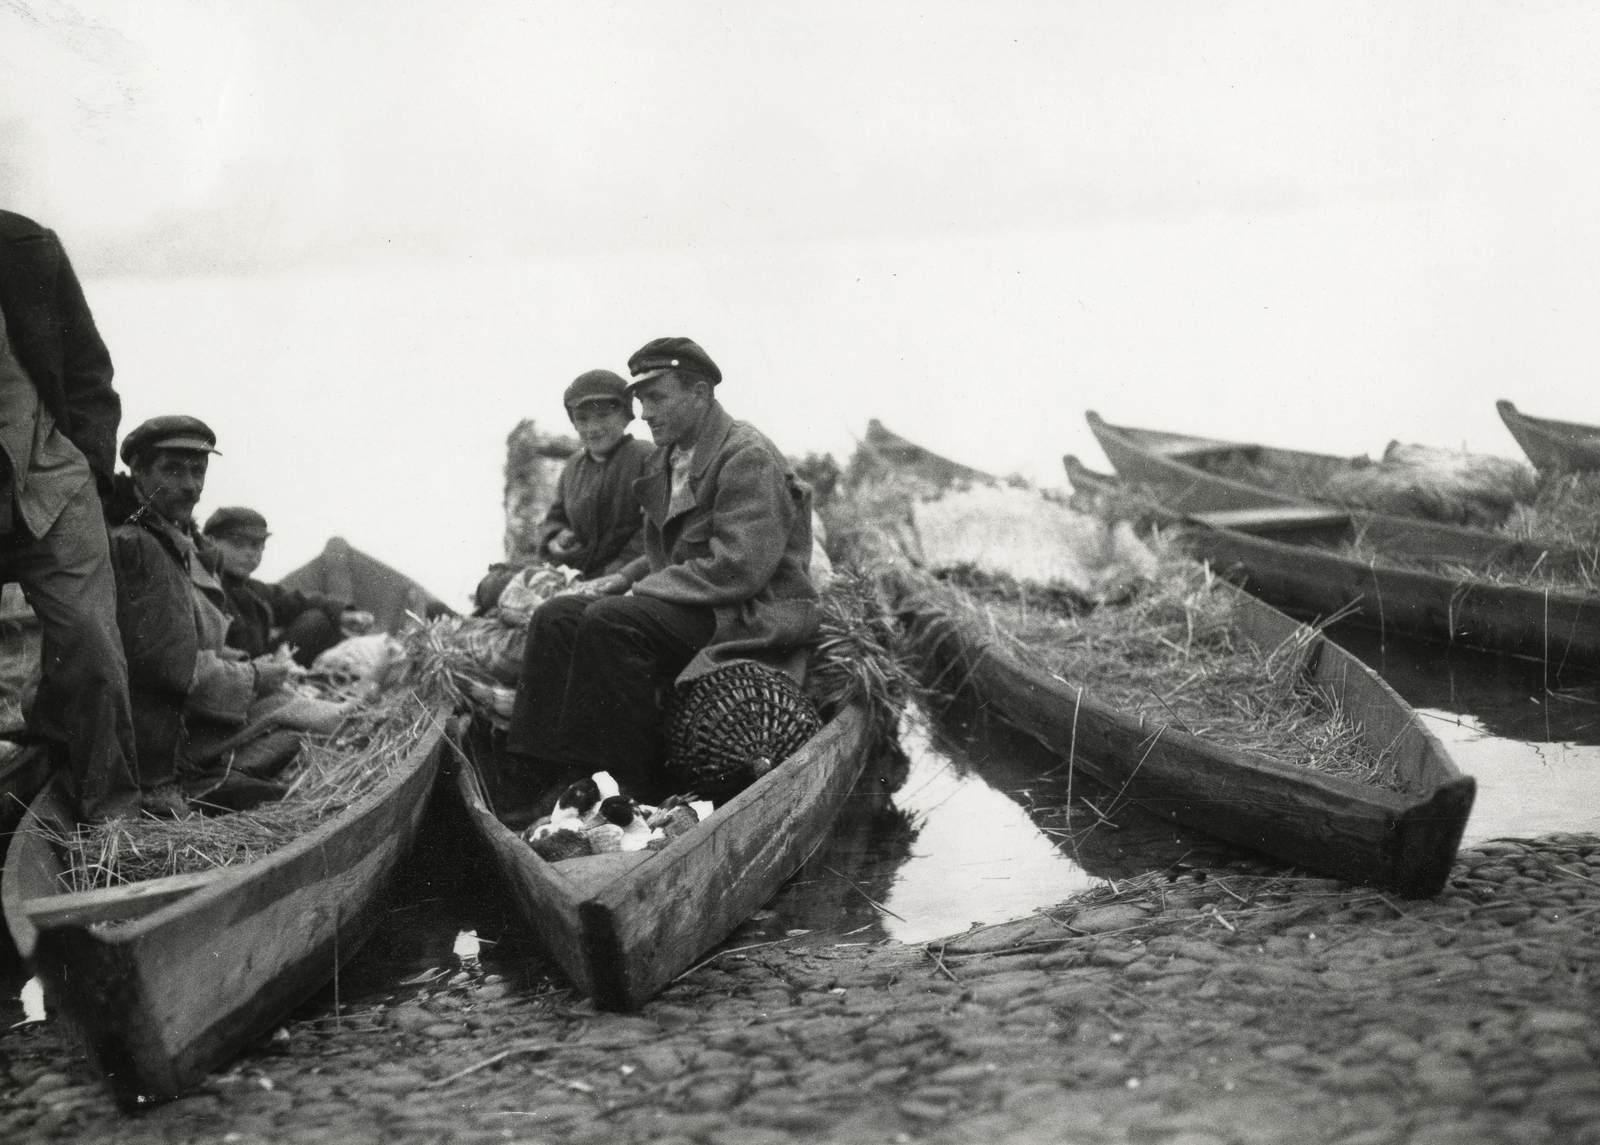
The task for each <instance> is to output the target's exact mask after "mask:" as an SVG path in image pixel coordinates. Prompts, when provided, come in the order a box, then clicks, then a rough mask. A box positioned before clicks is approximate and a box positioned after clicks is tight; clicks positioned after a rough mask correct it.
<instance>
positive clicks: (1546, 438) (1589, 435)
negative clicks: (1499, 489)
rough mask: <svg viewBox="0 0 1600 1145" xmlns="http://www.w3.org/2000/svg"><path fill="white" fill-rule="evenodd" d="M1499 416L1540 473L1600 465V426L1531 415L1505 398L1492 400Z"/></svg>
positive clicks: (1568, 470)
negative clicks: (1521, 410)
mask: <svg viewBox="0 0 1600 1145" xmlns="http://www.w3.org/2000/svg"><path fill="white" fill-rule="evenodd" d="M1494 408H1495V409H1496V410H1498V411H1499V413H1500V420H1501V421H1503V422H1505V423H1506V428H1507V429H1509V430H1510V431H1511V436H1512V437H1514V438H1516V439H1517V444H1518V445H1520V446H1522V452H1523V453H1525V454H1527V456H1528V460H1529V461H1531V462H1533V467H1534V468H1535V469H1537V470H1539V471H1540V472H1541V473H1574V472H1582V471H1584V470H1589V469H1600V426H1592V425H1580V424H1579V423H1577V422H1575V421H1556V420H1554V419H1552V418H1547V417H1531V416H1529V415H1528V414H1525V413H1520V412H1518V410H1517V407H1516V406H1514V405H1512V404H1511V403H1510V402H1508V401H1505V400H1504V399H1502V400H1500V401H1497V402H1495V403H1494Z"/></svg>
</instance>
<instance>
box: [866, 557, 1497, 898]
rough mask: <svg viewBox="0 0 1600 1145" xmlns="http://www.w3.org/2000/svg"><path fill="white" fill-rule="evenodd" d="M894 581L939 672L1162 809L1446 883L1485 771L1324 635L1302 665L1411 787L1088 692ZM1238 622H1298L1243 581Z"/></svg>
mask: <svg viewBox="0 0 1600 1145" xmlns="http://www.w3.org/2000/svg"><path fill="white" fill-rule="evenodd" d="M898 590H899V601H898V610H899V612H900V616H901V619H902V622H903V623H904V624H906V626H907V628H908V630H909V632H910V633H911V636H912V640H913V643H914V645H915V646H917V647H919V648H920V649H922V650H924V659H925V661H926V663H925V665H924V667H925V670H926V672H927V673H928V674H929V675H930V676H935V677H939V678H940V679H942V680H943V681H945V682H948V681H951V680H957V681H960V682H961V685H962V687H963V688H964V689H965V690H967V691H969V692H970V693H971V695H972V696H973V698H975V699H976V700H977V701H978V702H979V703H981V704H983V705H984V707H985V709H986V710H987V711H991V712H994V713H996V714H998V715H1000V716H1001V717H1002V718H1003V719H1005V720H1006V721H1007V722H1009V723H1011V724H1013V725H1014V726H1016V727H1018V728H1020V729H1021V730H1023V731H1024V732H1027V733H1028V734H1029V735H1031V736H1033V737H1034V738H1035V739H1037V740H1039V741H1040V742H1041V743H1043V744H1044V745H1045V746H1046V747H1047V748H1049V749H1050V750H1051V751H1053V752H1055V753H1056V754H1058V755H1060V756H1062V757H1063V758H1070V759H1071V760H1072V761H1073V763H1074V765H1075V766H1078V767H1081V768H1083V770H1084V771H1085V772H1087V773H1088V774H1090V775H1092V776H1093V777H1094V778H1095V779H1097V780H1099V781H1100V782H1102V783H1105V784H1107V785H1108V786H1110V787H1111V788H1113V789H1115V790H1117V791H1119V792H1120V793H1122V794H1123V795H1125V796H1126V797H1127V798H1130V799H1133V800H1135V801H1137V802H1138V803H1140V804H1142V805H1143V806H1144V807H1146V808H1148V809H1149V810H1151V811H1153V812H1155V813H1156V814H1159V815H1163V816H1165V817H1167V818H1169V819H1172V820H1174V821H1176V822H1178V823H1181V824H1183V825H1184V826H1186V827H1190V828H1194V829H1197V830H1200V831H1204V832H1206V833H1208V834H1211V835H1214V836H1216V837H1218V838H1221V839H1225V840H1227V841H1229V842H1231V843H1236V844H1239V845H1241V846H1245V847H1250V848H1252V849H1255V850H1258V851H1261V852H1263V853H1265V854H1268V855H1271V856H1273V857H1274V858H1277V859H1280V860H1282V861H1284V862H1287V863H1293V864H1295V865H1296V866H1301V867H1305V868H1307V869H1310V870H1314V871H1320V872H1322V873H1324V874H1329V875H1333V876H1336V877H1338V878H1341V879H1347V880H1350V881H1353V882H1363V883H1371V884H1375V885H1377V886H1381V887H1386V888H1390V889H1393V890H1395V891H1397V892H1399V893H1400V894H1402V895H1404V896H1406V897H1408V898H1422V897H1427V896H1431V895H1434V894H1437V893H1438V892H1439V891H1440V890H1441V889H1442V888H1443V887H1444V884H1445V880H1446V879H1447V878H1448V876H1449V873H1450V867H1451V865H1452V863H1453V862H1454V861H1455V854H1456V849H1457V847H1458V846H1459V845H1460V842H1461V834H1462V831H1463V830H1464V829H1465V827H1466V822H1467V816H1468V814H1469V812H1470V811H1471V810H1472V801H1473V796H1474V793H1475V791H1476V784H1475V782H1474V781H1473V779H1472V777H1471V776H1467V775H1463V774H1462V773H1461V772H1460V770H1459V769H1458V768H1457V767H1456V765H1455V763H1454V761H1453V760H1452V759H1451V758H1450V755H1449V753H1448V752H1447V751H1446V750H1445V748H1444V745H1443V744H1441V743H1440V742H1439V740H1438V738H1437V737H1435V736H1434V735H1433V733H1432V732H1430V731H1429V730H1428V729H1427V728H1426V727H1424V726H1423V724H1422V720H1421V717H1419V716H1418V715H1417V714H1416V713H1415V712H1414V711H1412V710H1411V708H1410V707H1408V706H1407V705H1406V703H1405V701H1403V700H1402V699H1400V697H1399V696H1398V695H1396V694H1395V692H1394V690H1393V689H1391V688H1390V687H1389V686H1388V685H1387V684H1385V683H1384V682H1383V680H1382V678H1381V677H1379V676H1378V675H1377V673H1376V672H1374V671H1373V670H1372V669H1371V668H1369V667H1367V666H1366V665H1365V664H1363V663H1362V662H1361V661H1360V660H1358V659H1356V658H1355V657H1354V656H1351V655H1350V654H1349V653H1347V652H1346V651H1344V649H1342V648H1340V647H1339V646H1338V645H1337V644H1335V643H1333V642H1332V641H1331V640H1328V639H1327V638H1326V637H1324V636H1321V635H1317V636H1315V637H1314V638H1313V639H1312V640H1311V641H1310V642H1309V643H1308V644H1307V645H1306V646H1305V647H1304V648H1303V649H1302V650H1300V651H1299V652H1298V654H1297V655H1298V662H1297V664H1295V665H1294V667H1293V669H1292V670H1295V671H1298V672H1300V673H1302V674H1303V676H1304V678H1305V679H1306V681H1307V682H1308V683H1310V684H1311V685H1312V686H1313V687H1314V688H1315V689H1316V690H1317V691H1318V692H1320V693H1322V694H1323V695H1324V696H1325V697H1327V698H1328V699H1329V700H1330V701H1331V702H1334V703H1337V704H1338V705H1340V706H1341V707H1342V709H1343V710H1344V712H1345V713H1346V714H1348V715H1349V716H1350V717H1351V718H1352V719H1353V720H1355V722H1356V723H1358V724H1359V725H1360V728H1361V734H1362V736H1363V738H1364V739H1365V740H1366V741H1367V743H1368V744H1369V745H1370V746H1372V747H1373V748H1374V749H1376V750H1377V751H1380V752H1389V753H1391V754H1392V755H1393V758H1394V760H1395V766H1396V769H1397V774H1398V775H1399V776H1400V777H1401V780H1402V783H1403V785H1404V788H1405V790H1403V791H1400V792H1395V791H1387V790H1383V789H1380V788H1377V787H1371V786H1368V785H1366V784H1362V783H1358V782H1355V781H1352V780H1348V779H1341V778H1338V777H1334V776H1327V775H1322V774H1319V773H1317V772H1316V771H1312V770H1310V769H1307V768H1301V767H1296V766H1294V765H1292V764H1283V763H1278V762H1276V761H1273V760H1270V759H1266V758H1263V757H1261V756H1258V755H1254V754H1252V753H1250V752H1246V751H1240V750H1237V749H1233V748H1229V747H1227V746H1224V745H1222V744H1218V743H1216V742H1214V741H1210V740H1204V739H1201V738H1198V737H1196V736H1193V735H1190V734H1189V733H1187V732H1184V731H1181V730H1179V729H1178V728H1176V727H1174V726H1171V725H1164V724H1161V723H1157V722H1155V721H1152V720H1149V719H1140V718H1139V717H1137V716H1130V715H1128V714H1126V713H1124V712H1121V711H1118V710H1116V709H1115V708H1113V707H1111V706H1110V705H1108V704H1104V703H1102V702H1100V701H1099V700H1097V699H1095V697H1094V694H1093V692H1092V690H1089V688H1092V682H1091V683H1090V685H1089V688H1086V689H1085V690H1083V691H1081V692H1080V690H1079V688H1077V687H1075V686H1073V685H1072V684H1068V683H1066V682H1064V681H1062V680H1061V679H1058V678H1057V677H1055V676H1053V675H1051V674H1050V673H1048V672H1045V671H1043V670H1041V669H1039V668H1036V667H1033V666H1032V665H1029V664H1027V663H1024V662H1023V661H1022V660H1021V659H1020V658H1018V657H1017V656H1016V655H1015V654H1013V653H1012V652H1010V651H1009V650H1008V649H1007V647H1006V646H1005V645H1004V643H1003V642H1001V641H999V640H996V639H995V638H994V637H993V636H992V635H990V634H989V633H988V632H987V630H986V629H985V628H984V627H982V626H981V625H979V624H977V623H975V622H973V621H969V620H963V619H962V618H959V617H957V616H955V615H954V614H953V613H952V612H951V611H950V610H949V609H947V608H944V607H941V605H940V603H939V600H938V597H937V595H936V594H930V593H927V592H924V591H920V590H919V589H918V587H917V586H916V585H915V584H914V582H912V581H911V579H910V578H909V577H904V578H901V579H900V581H899V583H898ZM1233 591H1236V590H1233ZM1237 624H1238V626H1239V628H1240V629H1241V630H1242V631H1243V633H1244V634H1245V635H1246V636H1247V637H1248V638H1249V639H1251V640H1252V641H1254V642H1255V643H1256V644H1257V645H1258V646H1260V647H1262V648H1264V649H1268V650H1271V649H1274V648H1277V647H1278V646H1279V645H1281V644H1282V643H1283V642H1284V641H1286V640H1288V639H1290V638H1291V637H1292V636H1294V635H1295V633H1296V631H1297V629H1298V628H1299V627H1300V626H1299V625H1298V624H1296V622H1295V621H1293V620H1291V619H1289V618H1288V617H1287V616H1285V615H1284V614H1283V613H1281V612H1278V611H1277V610H1276V609H1274V608H1271V607H1269V606H1267V605H1265V604H1263V603H1261V602H1260V601H1258V600H1255V599H1253V598H1251V597H1249V596H1247V595H1245V594H1244V593H1240V594H1239V609H1238V613H1237Z"/></svg>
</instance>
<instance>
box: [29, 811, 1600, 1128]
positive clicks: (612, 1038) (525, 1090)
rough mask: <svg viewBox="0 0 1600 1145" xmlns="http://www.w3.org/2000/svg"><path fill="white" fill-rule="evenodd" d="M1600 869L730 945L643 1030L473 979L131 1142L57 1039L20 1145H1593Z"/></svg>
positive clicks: (1156, 887) (1501, 865) (1584, 839)
mask: <svg viewBox="0 0 1600 1145" xmlns="http://www.w3.org/2000/svg"><path fill="white" fill-rule="evenodd" d="M1597 929H1600V838H1596V837H1594V836H1588V835H1585V836H1555V837H1550V838H1545V839H1541V840H1537V841H1532V842H1509V841H1507V842H1496V843H1489V844H1484V845H1481V846H1479V847H1477V848H1475V849H1472V850H1469V851H1465V852H1463V853H1462V855H1461V857H1460V860H1459V862H1458V865H1457V867H1456V869H1455V872H1454V877H1453V878H1452V880H1451V883H1450V886H1449V887H1448V888H1447V890H1446V891H1445V893H1444V894H1442V895H1440V896H1439V897H1438V898H1436V899H1433V900H1430V901H1426V902H1401V901H1398V900H1395V899H1393V898H1391V897H1387V896H1384V895H1380V894H1377V893H1375V892H1373V891H1372V890H1371V889H1369V888H1358V887H1350V886H1346V885H1343V884H1340V883H1337V882H1333V881H1329V880H1325V879H1315V878H1296V877H1294V876H1292V875H1283V874H1278V873H1272V872H1266V871H1263V870H1262V869H1260V868H1254V867H1250V866H1248V865H1246V864H1239V865H1236V866H1233V867H1229V868H1224V869H1215V870H1187V871H1185V872H1183V873H1182V874H1181V875H1179V876H1178V877H1176V878H1175V879H1173V878H1167V877H1147V878H1141V879H1138V880H1132V881H1130V882H1129V883H1127V884H1123V885H1120V886H1116V887H1107V888H1105V889H1103V890H1100V891H1098V892H1096V893H1095V894H1093V895H1091V896H1088V897H1087V898H1086V899H1080V900H1078V901H1075V902H1071V903H1065V904H1062V905H1061V906H1059V907H1057V908H1054V909H1052V910H1050V911H1048V912H1042V913H1040V914H1039V915H1037V916H1035V917H1033V918H1030V919H1024V920H1020V921H1018V922H1015V923H1010V924H1006V925H1004V926H999V927H990V928H987V929H983V930H974V931H971V932H969V933H968V934H965V935H962V936H960V937H959V938H953V939H949V940H946V941H944V942H942V943H934V944H932V945H929V946H901V945H892V944H876V945H868V946H840V945H828V946H802V945H799V943H803V942H804V941H805V939H804V938H803V937H802V938H800V939H797V940H795V942H794V943H789V942H782V941H780V942H778V943H773V944H767V945H754V944H752V943H750V942H749V941H748V938H749V936H748V935H745V936H744V940H743V941H741V936H739V935H736V936H735V937H734V939H733V940H731V941H730V943H729V944H728V945H727V946H726V947H724V948H723V951H722V953H720V954H718V955H717V956H715V957H714V958H712V959H710V960H709V961H708V962H706V963H705V964H703V965H702V966H701V967H700V968H698V969H696V970H694V971H693V972H692V973H690V974H688V975H686V976H685V977H684V978H682V979H681V980H680V981H679V982H678V983H676V984H675V985H673V986H672V987H671V988H670V989H668V990H667V991H666V992H665V993H664V994H662V995H661V997H660V998H659V999H658V1000H656V1001H655V1002H653V1003H652V1004H651V1005H649V1006H647V1007H646V1008H645V1009H644V1010H643V1011H641V1012H640V1013H638V1014H634V1015H612V1014H599V1013H595V1012H594V1011H593V1010H592V1008H591V1007H589V1005H588V1004H587V1003H586V1002H583V1001H581V1000H580V999H578V998H577V997H576V996H574V995H573V994H571V993H570V992H568V991H566V990H564V989H562V988H560V987H559V986H558V985H555V984H553V983H550V982H543V983H540V982H533V983H531V984H529V985H526V986H520V987H518V986H513V984H512V983H511V982H510V981H509V980H507V979H504V978H501V977H499V976H497V975H495V974H492V973H488V974H486V973H482V972H478V971H474V970H468V971H463V972H461V973H458V974H455V975H454V976H452V977H449V978H441V979H439V980H438V981H436V982H434V983H432V984H431V985H428V986H425V987H423V988H422V989H421V991H420V993H418V994H416V995H415V996H411V995H403V996H402V995H396V996H394V998H393V1000H392V1001H387V1002H384V1001H364V1002H360V1003H356V1004H353V1005H350V1006H347V1007H346V1008H345V1009H344V1010H343V1012H341V1013H339V1014H337V1015H335V1014H334V1013H333V1012H332V1010H331V1008H330V1007H329V1006H327V1005H324V1006H323V1007H322V1008H321V1010H320V1012H316V1011H313V1010H302V1011H301V1012H300V1013H299V1014H298V1015H297V1016H296V1019H295V1020H294V1021H292V1022H291V1023H290V1024H289V1025H288V1026H286V1027H285V1028H284V1029H283V1030H281V1031H279V1033H278V1034H277V1035H276V1036H275V1037H274V1038H273V1039H270V1040H269V1041H267V1042H266V1043H264V1044H263V1045H262V1046H260V1047H259V1048H257V1049H255V1050H252V1051H251V1052H249V1053H247V1054H246V1055H245V1056H244V1057H242V1058H241V1059H240V1060H239V1061H237V1062H236V1063H235V1064H234V1065H233V1066H231V1067H230V1068H228V1069H227V1070H226V1071H225V1072H221V1073H218V1074H215V1075H213V1076H212V1077H211V1078H210V1079H209V1080H208V1081H207V1082H206V1084H205V1085H204V1086H203V1087H201V1089H200V1090H199V1091H197V1092H196V1093H195V1094H193V1095H192V1096H189V1097H185V1098H183V1099H181V1100H178V1101H174V1102H170V1103H168V1104H165V1105H162V1106H158V1107H155V1108H152V1109H150V1110H149V1111H146V1112H142V1113H139V1114H136V1115H128V1114H122V1113H119V1112H118V1111H117V1110H116V1108H115V1107H114V1106H113V1105H112V1103H111V1101H110V1100H109V1098H108V1097H107V1096H106V1095H105V1093H104V1091H103V1090H102V1089H101V1088H100V1086H99V1085H98V1084H97V1083H96V1082H95V1080H94V1079H93V1077H92V1076H91V1075H90V1074H89V1072H88V1071H87V1069H86V1068H85V1067H84V1066H83V1065H81V1064H80V1063H79V1062H77V1061H76V1060H75V1059H74V1058H73V1057H72V1056H71V1055H70V1054H69V1053H68V1052H67V1051H66V1050H65V1048H64V1047H63V1045H62V1042H61V1041H60V1038H59V1034H58V1031H57V1030H56V1029H55V1027H54V1026H53V1024H51V1023H48V1022H47V1023H39V1024H34V1025H30V1026H25V1027H22V1028H20V1029H16V1030H12V1031H10V1032H8V1033H6V1034H5V1035H4V1037H3V1038H0V1141H6V1142H17V1143H24V1142H42V1141H47V1140H48V1141H54V1140H74V1141H108V1142H128V1143H130V1145H131V1143H146V1142H149V1143H155V1142H190V1141H194V1142H226V1143H229V1145H235V1143H237V1145H253V1143H257V1142H275V1141H293V1142H307V1143H314V1142H324V1141H325V1142H339V1143H346V1142H353V1143H363V1142H380V1141H382V1142H388V1141H393V1142H408V1143H409V1142H463V1143H464V1142H474V1143H475V1142H484V1143H490V1142H505V1141H517V1142H535V1141H545V1142H552V1143H553V1142H574V1143H580V1145H581V1143H585V1142H643V1141H654V1142H680V1143H688V1142H699V1143H704V1145H764V1143H767V1142H785V1141H793V1140H805V1139H817V1140H828V1141H838V1142H910V1141H926V1142H933V1143H938V1142H969V1141H970V1142H1086V1143H1093V1145H1098V1143H1102V1142H1106V1143H1110V1142H1139V1143H1150V1145H1249V1143H1255V1142H1282V1141H1294V1142H1305V1143H1311V1142H1339V1143H1342V1145H1389V1143H1391V1142H1393V1143H1402V1142H1404V1143H1410V1145H1435V1143H1437V1145H1446V1143H1452V1145H1453V1143H1457V1142H1468V1143H1476V1142H1485V1143H1494V1142H1508V1143H1517V1145H1523V1143H1535V1142H1575V1143H1590V1142H1593V1143H1596V1145H1600V1069H1597V1068H1596V1060H1597V1054H1600V1022H1597V1021H1596V1017H1597V1008H1596V1002H1597V990H1596V972H1597V970H1600V967H1597V966H1596V963H1597V961H1600V944H1597V943H1596V931H1597Z"/></svg>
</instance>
